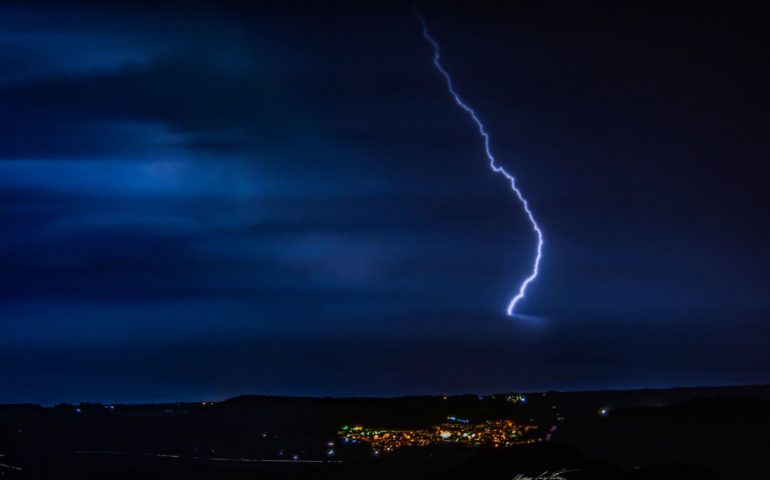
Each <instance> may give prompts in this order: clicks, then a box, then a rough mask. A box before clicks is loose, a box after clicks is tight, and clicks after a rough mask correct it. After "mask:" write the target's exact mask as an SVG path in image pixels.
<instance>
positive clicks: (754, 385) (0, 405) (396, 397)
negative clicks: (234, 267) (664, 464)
mask: <svg viewBox="0 0 770 480" xmlns="http://www.w3.org/2000/svg"><path fill="white" fill-rule="evenodd" d="M763 387H765V388H770V383H745V384H726V385H699V386H679V387H644V388H610V389H585V390H582V389H576V390H540V391H527V390H510V391H507V392H495V393H489V394H480V393H461V394H446V395H442V394H432V395H393V396H371V395H361V396H352V395H351V396H336V395H323V396H312V395H269V394H253V393H245V394H240V395H236V396H234V397H228V398H226V399H224V400H198V401H189V400H188V401H168V402H144V403H132V402H78V403H69V402H60V403H55V404H40V403H32V402H13V403H0V408H4V407H41V408H56V407H65V406H81V405H99V406H103V405H113V406H128V407H132V406H149V405H179V404H182V405H205V404H220V403H225V402H231V401H234V400H239V399H272V400H401V399H418V398H443V397H446V398H447V399H449V398H459V397H493V396H497V395H509V394H524V395H539V394H597V393H603V394H607V393H633V392H672V391H677V390H678V391H687V390H719V389H749V388H763Z"/></svg>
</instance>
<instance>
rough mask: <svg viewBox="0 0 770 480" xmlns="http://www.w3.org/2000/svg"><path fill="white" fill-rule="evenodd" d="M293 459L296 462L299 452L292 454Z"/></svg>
mask: <svg viewBox="0 0 770 480" xmlns="http://www.w3.org/2000/svg"><path fill="white" fill-rule="evenodd" d="M291 459H292V460H294V461H295V462H296V461H297V460H299V455H297V454H296V453H295V454H294V455H292V456H291Z"/></svg>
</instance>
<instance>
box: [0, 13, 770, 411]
mask: <svg viewBox="0 0 770 480" xmlns="http://www.w3.org/2000/svg"><path fill="white" fill-rule="evenodd" d="M132 3H133V5H131V4H127V5H125V6H121V5H119V3H117V2H104V3H103V4H101V6H99V4H96V3H93V4H90V3H82V2H81V3H67V2H55V4H54V5H53V6H48V5H45V4H42V3H38V2H18V3H14V2H10V3H9V2H4V3H3V5H2V6H0V111H1V112H2V114H0V383H1V384H0V402H21V401H25V402H43V403H56V402H63V401H70V402H75V401H85V400H90V401H112V402H119V401H158V400H193V399H195V400H202V399H223V398H226V397H228V396H234V395H237V394H243V393H256V394H292V395H395V394H399V395H400V394H438V393H486V392H493V391H511V390H539V389H593V388H632V387H650V386H664V387H665V386H679V385H717V384H737V383H753V382H768V381H770V325H769V324H768V321H769V320H770V315H769V314H770V253H769V247H768V246H769V245H770V225H769V224H768V219H770V199H769V198H768V197H769V195H768V179H770V167H768V161H769V160H770V138H769V137H768V132H769V131H770V89H769V88H768V85H770V72H769V68H768V62H767V59H768V45H770V35H769V34H768V31H767V28H766V23H767V20H766V17H763V16H762V15H759V14H758V12H752V11H749V10H739V9H738V8H737V7H735V9H734V10H732V11H724V10H720V11H716V10H715V11H706V10H702V7H699V8H701V9H700V10H697V11H695V10H689V9H680V10H672V9H667V10H662V9H654V8H652V7H646V8H629V9H621V8H620V7H613V8H612V9H598V8H596V9H593V10H588V11H581V10H577V9H576V7H574V6H573V7H566V8H565V6H564V5H560V4H556V3H549V2H532V3H527V2H524V3H519V4H516V5H515V6H509V7H507V9H506V8H503V7H497V6H493V5H492V4H490V5H488V6H479V5H476V6H467V7H453V6H450V4H449V3H445V4H439V3H437V4H433V5H423V6H422V7H420V8H421V10H422V13H423V15H424V16H425V18H426V20H427V21H428V23H429V25H430V28H431V31H432V33H433V35H434V36H435V37H436V39H437V40H438V41H439V42H440V43H441V47H442V52H443V60H444V64H445V66H446V67H447V68H448V69H449V70H450V71H451V72H452V74H453V76H454V81H455V83H456V87H457V89H458V90H459V92H460V93H461V94H462V95H463V96H464V98H465V100H466V101H467V102H468V103H470V104H471V105H473V106H474V107H475V108H476V109H477V110H478V113H479V115H480V116H481V117H482V119H483V120H484V122H485V124H486V126H487V129H488V130H489V133H490V134H491V136H492V148H493V150H494V151H495V153H496V156H497V158H498V161H499V163H500V164H501V165H504V166H505V168H506V169H507V170H508V171H510V172H512V173H513V174H515V175H516V177H517V181H518V184H519V186H520V187H521V189H522V190H523V193H524V194H525V195H526V196H527V198H528V199H529V200H530V205H531V208H532V209H533V211H534V213H535V215H536V217H537V219H538V221H539V223H540V225H541V227H542V229H543V231H544V234H545V242H546V243H545V250H544V258H543V263H542V268H541V274H540V277H538V279H537V280H536V282H535V283H533V284H532V285H531V287H530V289H529V290H528V294H527V298H526V299H525V300H524V301H523V302H522V303H521V304H520V306H519V307H518V310H519V311H520V313H521V316H518V317H514V318H510V317H507V316H506V315H505V308H506V306H507V304H508V301H509V299H510V298H511V297H512V296H513V294H514V293H515V290H516V289H517V288H518V285H519V283H520V282H521V280H523V278H525V277H526V275H527V274H528V271H529V269H530V267H531V261H532V258H533V254H534V248H535V237H534V235H533V232H532V230H531V229H530V227H529V224H528V222H527V219H526V217H525V216H524V214H523V212H522V210H521V206H520V204H519V203H518V202H517V200H516V198H515V196H514V195H513V194H512V193H511V191H510V190H509V187H508V185H507V184H506V182H505V181H504V180H503V179H502V178H500V177H498V176H496V175H494V174H492V173H491V172H490V171H489V169H488V168H487V165H486V159H485V158H484V154H483V149H482V148H483V147H482V143H481V139H480V138H479V136H478V133H477V131H476V130H475V127H474V125H473V124H472V123H471V121H470V120H469V118H468V117H467V115H466V114H465V113H464V112H462V111H461V110H459V109H458V108H457V106H456V105H455V104H454V103H453V102H452V99H451V97H450V96H449V95H448V93H447V90H446V85H445V84H444V83H443V82H442V79H441V77H440V76H439V75H438V73H437V72H436V70H435V69H434V67H433V65H432V64H431V59H432V51H431V49H430V46H429V45H428V44H427V43H426V42H425V41H424V39H423V38H422V37H421V35H420V26H419V22H418V21H417V20H416V18H415V17H414V13H413V9H412V6H411V5H410V4H408V3H403V4H400V3H398V4H392V5H384V4H380V5H377V6H375V5H374V4H367V6H366V7H364V6H358V7H350V6H341V5H334V6H331V5H324V6H323V7H321V6H315V7H311V6H308V5H304V4H299V3H296V4H290V6H277V5H272V4H262V5H251V6H249V5H248V4H243V5H239V4H237V3H229V4H226V3H223V2H220V4H219V5H218V6H211V5H209V6H207V5H203V4H195V5H192V4H191V3H189V2H186V3H179V4H173V3H172V4H168V3H166V4H164V6H152V4H150V3H142V2H139V3H137V2H132ZM108 4H109V5H108Z"/></svg>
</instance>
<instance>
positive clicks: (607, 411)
mask: <svg viewBox="0 0 770 480" xmlns="http://www.w3.org/2000/svg"><path fill="white" fill-rule="evenodd" d="M609 413H610V411H609V410H607V409H606V408H602V409H600V410H599V415H601V416H602V417H606V416H607V415H608V414H609Z"/></svg>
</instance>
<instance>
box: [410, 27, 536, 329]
mask: <svg viewBox="0 0 770 480" xmlns="http://www.w3.org/2000/svg"><path fill="white" fill-rule="evenodd" d="M417 19H418V20H419V21H420V25H421V26H422V36H423V37H424V38H425V40H427V41H428V43H430V44H431V46H432V47H433V65H434V66H435V67H436V70H438V71H439V73H441V75H442V76H443V77H444V79H445V80H446V85H447V88H448V89H449V93H450V94H451V95H452V98H454V101H455V103H456V104H457V106H459V107H460V108H462V109H463V110H465V112H467V113H468V115H470V117H471V119H473V122H474V123H475V124H476V126H477V127H478V129H479V134H480V135H481V138H482V139H483V140H484V153H485V154H486V156H487V160H489V168H490V169H491V170H492V171H493V172H494V173H497V174H500V175H502V176H503V177H505V178H506V179H507V180H508V182H510V184H511V190H513V192H514V193H515V194H516V197H518V199H519V202H521V206H522V207H523V208H524V213H526V214H527V218H528V219H529V223H530V224H531V225H532V230H534V231H535V234H536V235H537V255H535V261H534V262H533V265H532V272H531V273H530V274H529V276H528V277H527V278H525V279H524V281H523V282H522V283H521V285H520V286H519V290H518V291H517V292H516V295H515V296H514V297H513V298H512V299H511V301H510V303H509V304H508V309H507V310H506V312H507V313H508V315H509V316H512V315H513V311H514V309H515V308H516V304H517V303H519V301H520V300H521V299H523V298H524V294H525V293H526V292H527V287H529V284H530V283H532V282H533V281H535V278H537V275H538V273H539V271H540V259H541V258H542V257H543V243H544V242H543V232H542V230H540V226H539V225H538V224H537V222H536V221H535V216H534V215H533V214H532V210H530V208H529V203H527V199H526V198H524V195H522V193H521V190H519V188H518V187H517V186H516V179H515V178H514V176H513V175H511V174H510V173H508V172H507V171H506V170H505V168H503V167H501V166H500V165H498V164H497V161H496V160H495V156H494V154H493V153H492V148H491V147H490V146H489V133H487V130H486V128H484V124H483V123H482V122H481V119H480V118H479V116H478V115H477V114H476V111H475V110H474V109H473V108H471V107H470V106H469V105H468V104H467V103H465V101H463V99H462V98H461V97H460V95H459V94H458V93H457V91H456V90H455V88H454V85H453V84H452V77H451V76H450V75H449V72H447V70H446V69H445V68H444V66H443V65H442V64H441V53H440V49H439V45H438V42H437V41H436V40H435V39H434V38H433V37H431V35H430V32H429V31H428V24H427V23H425V19H424V18H423V17H422V15H420V14H419V13H418V14H417Z"/></svg>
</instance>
